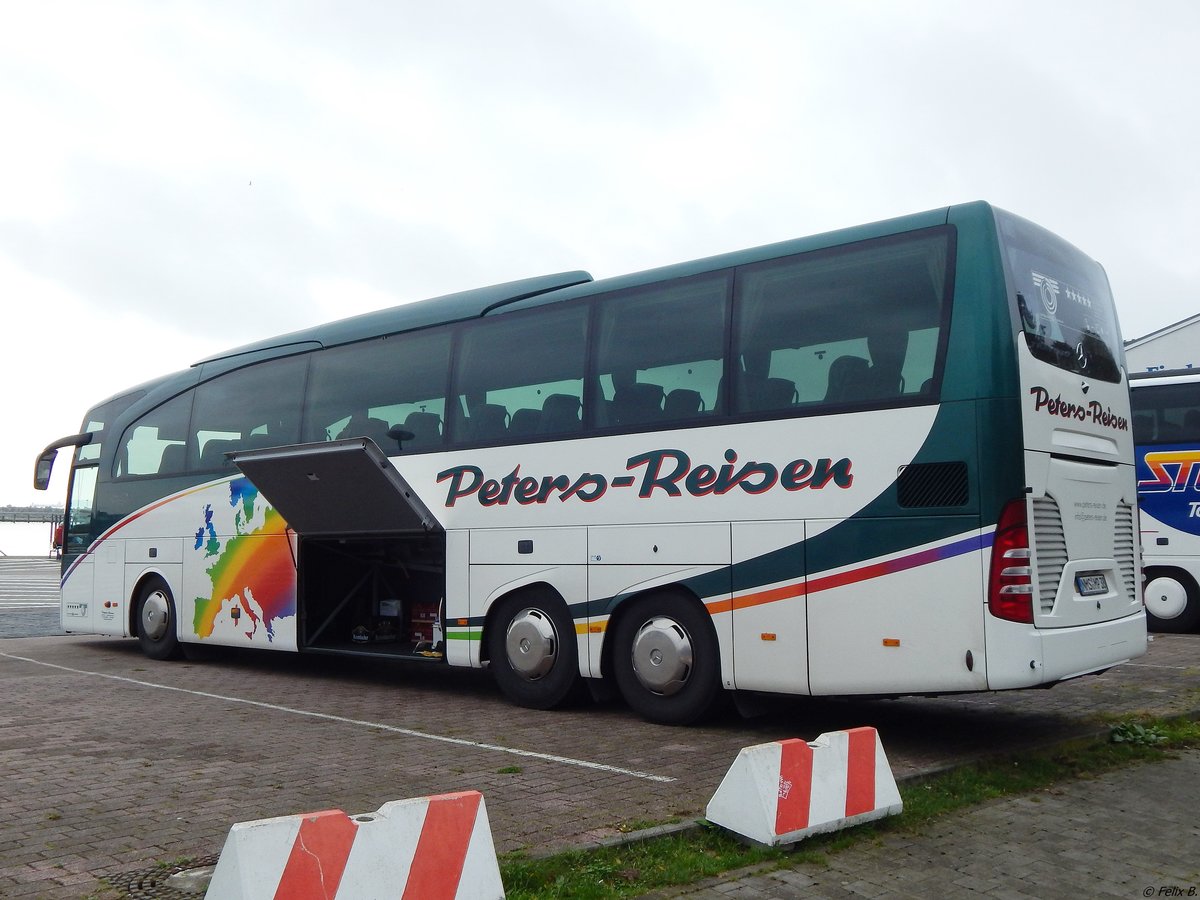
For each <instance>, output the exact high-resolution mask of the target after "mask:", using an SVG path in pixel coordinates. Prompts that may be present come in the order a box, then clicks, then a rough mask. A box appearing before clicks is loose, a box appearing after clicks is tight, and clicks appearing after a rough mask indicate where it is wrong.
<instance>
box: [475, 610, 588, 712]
mask: <svg viewBox="0 0 1200 900" xmlns="http://www.w3.org/2000/svg"><path fill="white" fill-rule="evenodd" d="M491 619H492V621H491V625H490V626H489V627H488V637H487V646H488V659H489V660H490V668H491V670H492V673H493V675H494V676H495V678H496V683H497V684H498V685H499V686H500V690H501V691H502V692H503V693H504V695H505V696H506V697H508V699H509V700H511V701H512V702H513V703H515V704H517V705H518V706H524V707H526V708H528V709H553V708H554V707H556V706H560V705H562V704H563V703H564V702H566V701H567V700H569V699H571V698H572V697H573V696H574V695H575V693H576V691H577V690H578V689H579V686H580V677H579V650H578V645H577V643H576V640H575V622H574V620H573V619H572V618H571V615H570V613H569V612H568V611H567V605H566V603H564V602H563V600H562V598H561V597H559V596H558V594H557V593H556V592H554V591H552V590H550V589H548V588H542V589H532V590H524V591H520V592H519V593H516V594H514V595H512V596H511V597H506V598H505V599H503V600H501V601H500V602H499V603H498V604H497V606H496V609H495V610H494V612H493V613H492V616H491Z"/></svg>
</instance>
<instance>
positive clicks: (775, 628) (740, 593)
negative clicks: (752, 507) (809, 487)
mask: <svg viewBox="0 0 1200 900" xmlns="http://www.w3.org/2000/svg"><path fill="white" fill-rule="evenodd" d="M733 562H734V570H735V572H738V573H743V574H735V576H734V579H735V581H734V585H733V590H734V597H733V646H734V651H733V658H734V666H735V669H736V675H735V684H736V687H737V689H738V690H742V691H755V690H758V691H777V692H780V691H781V692H786V693H796V694H807V693H810V691H809V683H808V622H807V619H808V598H807V597H806V595H805V565H804V522H803V521H801V520H796V521H779V522H734V523H733ZM739 582H745V583H749V584H752V585H753V587H750V588H745V587H741V586H740V585H739Z"/></svg>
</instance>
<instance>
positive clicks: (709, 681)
mask: <svg viewBox="0 0 1200 900" xmlns="http://www.w3.org/2000/svg"><path fill="white" fill-rule="evenodd" d="M627 602H631V603H633V604H634V605H633V606H632V608H631V609H629V610H628V612H626V613H624V614H623V615H622V616H621V617H620V620H619V621H618V623H617V626H616V630H615V632H614V633H613V641H614V647H613V676H614V677H615V678H616V681H617V687H618V689H620V691H621V695H622V696H623V697H624V698H625V702H626V703H628V704H629V706H630V707H631V708H632V709H633V710H634V711H635V712H637V713H639V714H640V715H641V716H642V717H643V718H646V719H648V720H650V721H651V722H658V723H661V724H664V725H688V724H691V723H692V722H695V721H697V720H699V719H701V718H703V717H704V716H705V715H707V714H708V713H709V712H710V711H711V710H712V708H713V706H714V704H715V702H716V700H717V697H718V696H719V695H720V692H721V665H720V649H719V646H718V644H717V634H716V631H715V630H714V629H713V624H712V617H711V616H709V614H708V612H707V611H706V610H705V609H704V607H703V606H702V605H701V604H700V602H699V601H698V600H696V599H694V598H692V597H687V596H684V595H682V594H669V593H662V594H651V595H649V596H646V597H642V598H639V599H636V600H632V601H627Z"/></svg>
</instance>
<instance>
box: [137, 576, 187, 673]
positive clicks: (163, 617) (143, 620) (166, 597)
mask: <svg viewBox="0 0 1200 900" xmlns="http://www.w3.org/2000/svg"><path fill="white" fill-rule="evenodd" d="M137 636H138V643H139V644H141V647H142V652H143V653H144V654H146V655H147V656H148V657H150V658H151V659H176V658H178V657H179V656H180V655H181V652H182V648H181V647H180V644H179V638H178V637H177V635H176V633H175V601H174V599H173V598H172V597H171V589H170V588H169V587H167V583H166V582H165V581H163V580H162V579H161V578H159V577H157V576H155V577H153V578H150V579H147V581H146V583H145V584H144V585H142V589H141V591H140V592H139V593H138V602H137Z"/></svg>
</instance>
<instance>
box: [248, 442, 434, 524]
mask: <svg viewBox="0 0 1200 900" xmlns="http://www.w3.org/2000/svg"><path fill="white" fill-rule="evenodd" d="M226 456H228V457H229V459H230V460H231V461H232V462H233V464H234V465H236V466H237V467H238V468H239V469H241V471H242V472H244V473H245V474H246V475H247V476H248V477H249V478H250V480H251V481H253V482H254V485H255V487H257V488H258V489H259V491H261V492H262V494H263V496H264V497H266V498H267V499H268V500H269V501H270V502H271V505H272V506H274V507H275V508H276V509H277V510H279V512H280V513H282V515H283V517H284V519H286V520H287V523H288V525H289V526H290V527H291V528H292V529H293V530H294V531H296V532H297V533H298V534H301V535H303V536H305V537H316V536H330V535H338V536H349V535H376V534H397V533H403V532H413V531H424V532H426V533H428V532H431V531H441V530H442V526H441V523H440V522H438V520H437V519H436V518H435V517H434V515H433V513H432V512H430V510H429V507H427V506H426V505H425V504H424V503H423V502H422V501H421V498H420V497H418V496H417V494H416V492H415V491H414V490H413V489H412V487H411V486H410V485H409V483H408V482H407V481H406V480H405V479H404V476H403V475H401V474H400V473H399V472H397V471H396V467H395V466H393V465H392V464H391V462H389V461H388V458H387V457H386V456H385V455H384V453H383V451H382V450H380V449H379V446H378V445H377V444H376V443H375V442H374V441H372V440H371V439H370V438H351V439H349V440H340V441H327V442H322V443H316V444H292V445H289V446H285V447H267V448H263V449H261V450H235V451H233V452H231V453H227V454H226Z"/></svg>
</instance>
